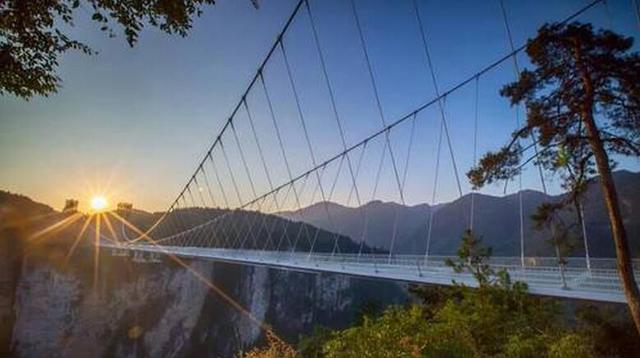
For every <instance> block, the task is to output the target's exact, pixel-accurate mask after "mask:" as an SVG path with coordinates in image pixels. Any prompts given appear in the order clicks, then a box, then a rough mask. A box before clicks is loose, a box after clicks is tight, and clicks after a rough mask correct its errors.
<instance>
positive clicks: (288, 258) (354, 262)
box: [102, 243, 640, 302]
mask: <svg viewBox="0 0 640 358" xmlns="http://www.w3.org/2000/svg"><path fill="white" fill-rule="evenodd" d="M102 246H103V247H107V248H112V249H115V248H120V249H123V248H126V249H127V250H133V251H138V252H148V253H158V254H173V255H176V256H180V257H186V258H198V259H208V260H214V261H222V262H228V263H237V264H243V265H259V266H268V267H272V268H277V269H284V270H293V271H302V272H327V273H338V274H345V275H351V276H360V277H369V278H378V279H388V280H394V281H404V282H411V283H424V284H438V285H451V284H452V282H453V280H455V281H456V282H458V283H464V284H465V285H468V286H472V287H474V286H476V285H477V283H476V281H475V279H474V278H473V277H472V276H471V274H469V273H456V272H455V271H453V269H452V268H450V267H448V266H447V265H446V264H445V259H446V258H447V257H444V256H435V257H429V259H428V260H425V257H424V256H419V255H395V256H393V257H392V258H391V259H390V258H389V257H388V256H387V255H361V256H358V255H355V254H335V255H331V254H328V253H315V254H312V255H309V254H308V253H303V252H285V251H258V250H233V249H219V248H204V247H181V246H162V247H161V246H151V245H131V246H116V245H113V244H105V243H103V244H102ZM568 261H569V263H568V265H567V266H566V267H565V281H566V287H563V284H562V279H561V275H560V269H559V267H558V266H557V264H555V262H557V261H556V259H555V258H549V257H546V258H545V257H537V258H533V257H529V258H526V259H525V267H524V269H523V268H522V266H521V263H520V262H521V261H520V258H519V257H493V258H491V266H492V267H493V268H495V269H500V268H504V269H506V270H507V271H508V272H509V274H510V276H511V278H512V280H514V281H516V280H517V281H523V282H526V283H527V284H528V286H529V291H530V292H531V293H533V294H539V295H546V296H555V297H566V298H578V299H587V300H595V301H606V302H625V298H624V294H623V291H622V287H621V285H620V281H619V279H618V275H617V271H616V269H615V260H614V259H592V268H591V269H590V270H588V269H587V268H586V266H585V264H584V259H578V258H569V259H568ZM635 274H636V276H637V277H640V271H639V270H638V268H637V267H636V270H635Z"/></svg>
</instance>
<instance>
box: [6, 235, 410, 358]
mask: <svg viewBox="0 0 640 358" xmlns="http://www.w3.org/2000/svg"><path fill="white" fill-rule="evenodd" d="M83 251H84V252H81V253H80V254H79V255H78V256H77V257H75V258H74V259H73V260H72V261H71V262H70V263H69V264H68V265H64V264H62V263H60V262H59V261H60V260H59V258H60V256H61V255H60V254H61V252H58V253H56V252H55V250H54V252H51V251H49V252H47V254H46V255H45V254H42V253H39V254H34V255H28V256H27V257H26V258H25V260H24V263H23V266H22V271H21V274H20V277H19V279H18V280H17V285H16V291H15V296H14V297H15V300H14V304H13V310H14V312H15V323H14V325H13V332H12V339H11V351H12V353H14V354H16V355H18V356H23V357H42V356H49V357H57V356H59V357H63V356H67V357H68V356H89V355H90V356H114V355H115V356H124V357H128V356H154V357H155V356H174V357H176V356H216V357H228V356H232V355H233V354H234V353H235V352H237V351H238V350H240V349H243V348H247V347H250V346H253V345H254V344H256V343H259V342H260V341H261V339H262V338H263V332H262V331H261V329H260V328H259V326H258V325H257V324H255V323H254V322H253V321H252V320H251V319H250V318H249V317H248V316H247V315H246V314H244V313H242V312H240V311H239V310H237V309H235V308H233V307H231V305H229V304H228V302H226V301H225V300H224V299H222V298H221V296H220V295H218V294H216V293H215V292H213V291H212V290H211V289H209V288H208V287H207V285H205V284H203V283H202V282H201V281H200V279H198V278H197V277H196V275H194V274H193V272H191V271H196V272H197V273H199V274H200V275H201V276H202V277H204V278H206V279H207V280H209V281H210V282H211V283H212V284H213V285H215V286H216V287H218V288H219V289H220V290H222V291H223V292H225V293H226V294H227V295H229V296H230V297H231V298H232V299H233V300H235V301H236V302H237V303H238V304H240V305H241V306H243V307H245V308H246V309H247V311H249V312H250V313H251V315H253V316H254V317H255V318H256V319H258V320H259V321H263V322H265V323H267V324H269V325H271V326H272V327H273V328H274V329H275V331H276V332H277V333H278V334H279V335H280V336H282V337H283V338H285V339H287V340H289V341H293V340H295V339H297V338H298V336H299V335H300V334H302V333H304V332H310V331H311V330H312V329H313V327H314V326H315V325H327V326H332V327H340V326H345V325H347V324H349V323H350V322H351V321H352V320H353V319H354V318H355V316H356V314H357V312H358V309H359V308H360V307H361V306H362V305H363V304H365V303H367V301H370V300H377V301H380V302H385V303H389V302H400V301H401V300H403V299H404V298H405V295H404V293H403V292H404V291H403V290H402V289H401V288H400V287H399V286H396V285H395V284H392V283H381V282H372V281H364V280H358V279H353V278H348V277H345V276H337V275H317V274H307V273H294V272H288V271H278V270H272V269H267V268H264V267H248V266H239V265H230V264H222V263H214V262H207V261H191V262H185V263H186V264H187V266H188V269H187V268H184V267H181V266H179V265H177V264H175V263H173V262H171V261H170V260H168V259H166V260H164V261H163V262H162V263H134V262H132V261H131V260H130V259H129V258H126V257H112V256H110V255H109V254H107V253H103V254H101V256H100V265H99V271H98V275H97V280H96V281H95V282H94V274H93V267H92V264H91V262H92V259H93V258H92V255H91V252H90V251H89V248H87V249H86V250H83Z"/></svg>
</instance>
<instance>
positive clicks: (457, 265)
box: [318, 232, 595, 358]
mask: <svg viewBox="0 0 640 358" xmlns="http://www.w3.org/2000/svg"><path fill="white" fill-rule="evenodd" d="M490 251H491V250H490V249H489V248H486V247H483V246H482V245H481V242H480V240H479V239H477V238H475V237H474V235H473V233H471V232H466V233H465V235H464V236H463V241H462V244H461V247H460V250H459V251H458V260H456V261H455V262H454V261H450V262H449V264H450V265H451V266H453V268H454V269H455V270H456V271H459V272H463V271H464V272H470V273H472V274H473V275H474V277H475V278H476V280H477V282H478V287H477V288H470V287H467V286H464V285H462V284H455V285H453V286H452V287H451V288H448V289H446V290H439V289H438V290H436V292H435V294H434V292H433V291H432V290H430V289H429V288H424V289H422V290H417V289H414V290H412V292H414V294H417V295H419V298H421V299H422V300H423V301H424V302H425V304H422V305H415V304H414V305H410V306H408V307H404V308H402V307H391V308H388V309H387V310H386V311H385V312H384V313H383V314H382V316H380V317H377V318H371V317H365V319H364V321H363V322H362V323H361V324H359V325H356V326H354V327H351V328H348V329H345V330H342V331H336V332H333V333H332V334H330V335H328V336H327V334H326V333H323V335H322V336H321V337H319V339H318V340H319V341H320V342H324V343H322V354H323V355H324V356H326V357H357V356H362V357H489V356H490V357H569V356H572V357H576V358H577V357H593V356H594V355H595V354H594V352H595V347H594V345H593V343H592V341H591V340H590V337H589V336H587V335H586V333H588V332H589V331H588V330H581V331H577V330H574V329H572V328H570V327H567V326H566V325H564V324H563V322H562V315H561V314H560V310H558V306H557V305H556V304H554V301H553V300H551V299H548V298H542V297H540V296H535V295H531V294H529V293H528V292H527V286H526V285H525V284H523V283H520V282H512V281H511V280H510V279H509V275H508V274H507V272H506V271H499V272H494V271H493V270H491V268H490V267H489V266H487V264H486V263H487V262H488V260H490V257H489V253H490ZM434 300H435V301H434Z"/></svg>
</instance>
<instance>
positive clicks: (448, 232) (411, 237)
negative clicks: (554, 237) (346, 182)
mask: <svg viewBox="0 0 640 358" xmlns="http://www.w3.org/2000/svg"><path fill="white" fill-rule="evenodd" d="M614 181H615V183H616V187H617V190H618V195H619V198H620V202H621V206H622V207H621V209H622V213H623V217H624V221H625V227H626V229H627V234H628V237H629V239H630V245H631V249H632V252H633V253H634V254H636V253H637V251H638V248H639V246H640V173H633V172H629V171H623V170H621V171H616V172H614ZM473 195H475V198H474V200H475V204H474V205H475V210H474V231H475V232H476V233H478V234H479V235H481V236H482V238H483V241H484V243H485V244H487V245H489V246H491V247H493V252H494V254H495V255H501V256H502V255H504V256H513V255H519V254H520V251H519V250H520V224H519V223H520V221H519V220H520V213H519V210H518V205H519V203H518V194H517V193H516V194H511V195H507V196H504V197H495V196H489V195H484V194H479V193H476V194H473ZM562 195H564V194H562ZM562 195H556V196H552V195H545V194H544V193H542V192H538V191H534V190H525V191H522V198H523V213H524V218H525V228H524V232H525V235H524V236H525V254H526V255H532V256H533V255H553V249H552V246H551V245H549V243H548V242H547V239H549V238H550V237H551V236H550V234H549V233H548V232H546V231H537V230H535V229H534V227H533V222H532V220H531V219H530V218H531V215H532V214H533V213H534V212H535V210H536V209H537V207H538V206H539V205H540V204H542V203H544V202H553V201H557V200H559V199H560V198H561V197H562ZM471 198H472V194H467V195H464V196H462V197H461V198H459V199H457V200H455V201H452V202H449V203H443V204H439V205H437V206H436V208H435V209H434V208H432V207H431V206H429V205H427V204H420V205H415V206H403V205H401V204H398V203H394V202H381V201H372V202H369V203H367V204H365V205H363V206H361V207H345V206H342V205H340V204H336V203H326V204H325V203H324V202H321V203H316V204H313V205H311V206H309V207H306V208H303V209H301V210H299V211H289V212H281V213H279V215H280V216H282V217H285V218H288V219H291V220H299V221H304V222H307V223H310V224H312V225H314V226H318V227H321V228H323V229H325V230H328V231H335V232H337V233H339V234H342V235H345V236H349V237H351V238H352V239H353V240H354V241H360V240H362V239H363V237H364V238H365V242H366V244H368V245H371V246H373V247H378V248H382V249H387V250H388V249H389V248H390V247H391V241H392V238H393V236H394V226H395V227H396V229H395V243H394V252H397V253H413V254H424V252H425V250H426V241H427V227H428V222H429V217H430V215H431V212H432V210H435V211H434V219H433V227H432V234H431V247H430V253H431V254H441V255H451V254H455V252H456V249H457V247H458V245H459V242H460V237H461V234H462V232H463V231H464V230H465V229H467V228H468V227H469V222H470V205H471ZM325 205H326V208H325ZM583 205H584V212H585V219H586V220H585V223H586V226H587V230H588V232H587V238H588V244H589V249H590V253H591V255H592V256H601V257H605V256H607V257H613V255H614V248H613V242H612V240H611V239H610V232H609V224H608V218H607V216H606V211H605V206H604V203H603V200H602V193H601V190H600V184H599V182H597V178H596V179H593V180H591V181H590V183H589V184H588V189H587V193H586V195H585V199H584V203H583ZM327 209H328V210H329V214H330V219H329V217H328V216H327V214H326V210H327ZM396 215H397V217H398V220H397V223H396ZM365 217H366V219H365ZM567 217H568V220H573V216H571V217H569V216H567ZM365 220H366V222H367V223H368V224H367V225H366V231H365V225H364V223H365ZM583 252H584V249H583V245H582V242H577V243H576V247H575V249H574V251H573V253H572V254H574V255H581V254H582V253H583Z"/></svg>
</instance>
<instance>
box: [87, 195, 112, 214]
mask: <svg viewBox="0 0 640 358" xmlns="http://www.w3.org/2000/svg"><path fill="white" fill-rule="evenodd" d="M108 205H109V203H108V202H107V198H105V197H104V196H101V195H97V196H94V197H93V198H91V210H93V211H95V212H100V211H104V210H105V209H106V208H107V206H108Z"/></svg>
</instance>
